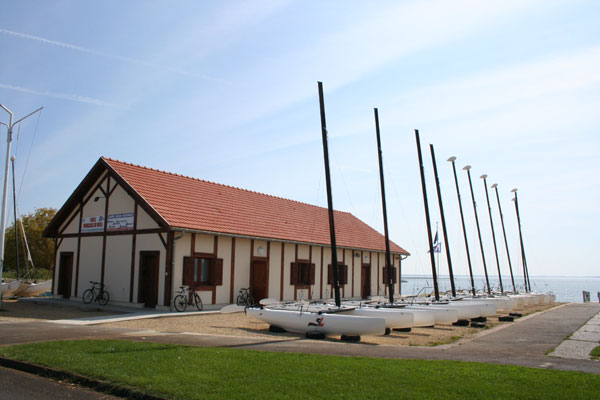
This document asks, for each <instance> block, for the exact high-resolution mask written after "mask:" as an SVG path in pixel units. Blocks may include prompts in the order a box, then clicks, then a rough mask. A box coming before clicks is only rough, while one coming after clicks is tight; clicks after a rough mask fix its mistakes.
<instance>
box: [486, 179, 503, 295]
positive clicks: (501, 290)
mask: <svg viewBox="0 0 600 400" xmlns="http://www.w3.org/2000/svg"><path fill="white" fill-rule="evenodd" d="M481 179H483V187H485V199H486V200H487V206H488V212H489V214H490V227H491V228H492V241H493V242H494V253H495V254H496V265H497V266H498V281H499V282H500V293H504V286H503V285H502V274H501V272H500V259H499V258H498V246H497V245H496V232H494V220H493V219H492V206H491V205H490V196H489V194H488V188H487V180H486V179H487V175H486V174H483V175H481Z"/></svg>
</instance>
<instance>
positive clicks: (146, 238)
mask: <svg viewBox="0 0 600 400" xmlns="http://www.w3.org/2000/svg"><path fill="white" fill-rule="evenodd" d="M158 235H159V234H158V233H148V234H138V235H136V245H135V278H134V282H133V301H134V302H136V301H137V298H138V291H139V280H140V279H139V278H140V252H142V251H158V252H160V255H159V259H158V265H159V267H158V305H159V306H163V305H164V304H163V303H164V297H165V257H166V249H165V246H164V245H163V243H162V241H161V240H160V238H159V236H158ZM160 235H162V236H163V239H164V240H165V242H166V240H167V237H166V234H165V233H161V234H160ZM172 294H173V293H172ZM167 306H169V304H167Z"/></svg>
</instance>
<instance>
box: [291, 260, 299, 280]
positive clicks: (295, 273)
mask: <svg viewBox="0 0 600 400" xmlns="http://www.w3.org/2000/svg"><path fill="white" fill-rule="evenodd" d="M299 273H300V271H299V270H298V264H297V263H295V262H293V263H292V265H291V268H290V285H297V284H298V274H299Z"/></svg>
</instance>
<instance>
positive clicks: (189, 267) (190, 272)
mask: <svg viewBox="0 0 600 400" xmlns="http://www.w3.org/2000/svg"><path fill="white" fill-rule="evenodd" d="M183 284H184V285H187V286H195V285H196V282H194V257H183Z"/></svg>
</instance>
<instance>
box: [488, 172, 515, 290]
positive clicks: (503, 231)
mask: <svg viewBox="0 0 600 400" xmlns="http://www.w3.org/2000/svg"><path fill="white" fill-rule="evenodd" d="M492 187H493V188H494V189H495V190H496V201H497V202H498V212H499V213H500V222H501V223H502V234H503V235H504V246H505V247H506V257H507V258H508V269H509V271H510V280H511V282H512V287H513V292H514V293H517V287H516V286H515V277H514V275H513V270H512V263H511V261H510V252H509V251H508V240H506V229H504V216H503V215H502V207H501V206H500V196H499V195H498V184H497V183H494V184H492Z"/></svg>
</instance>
